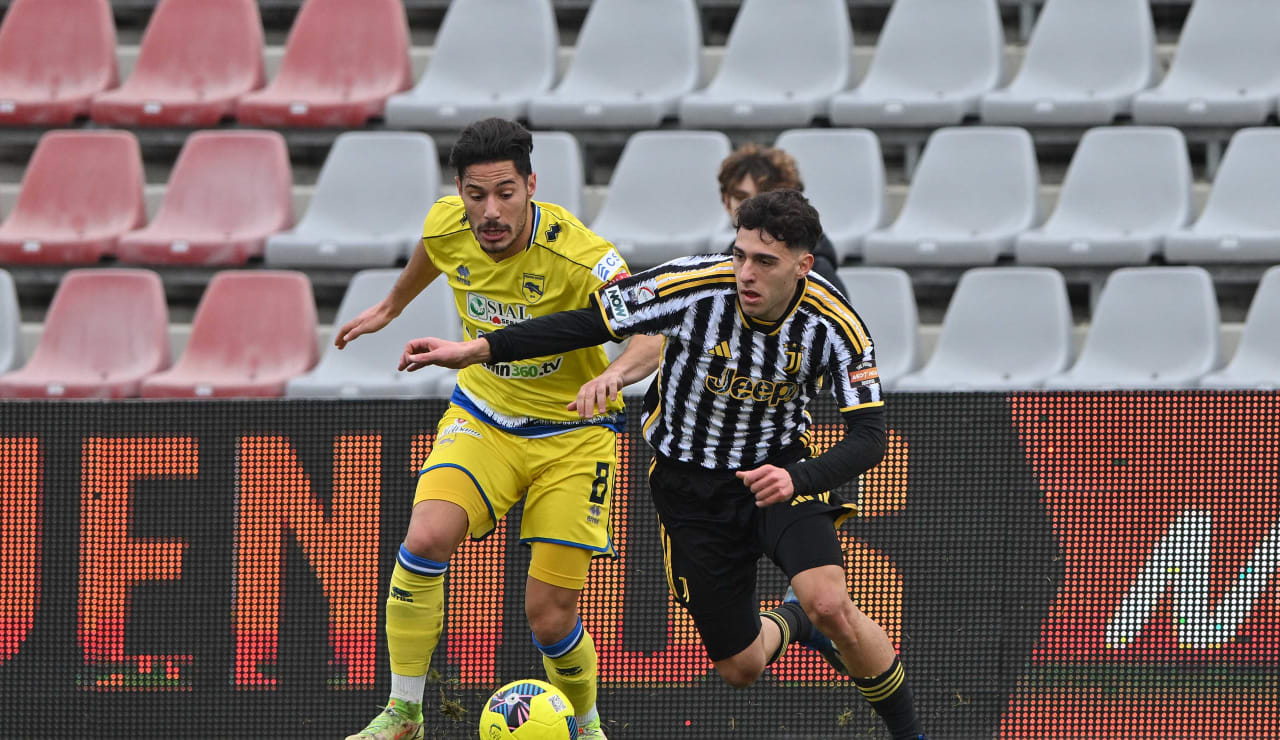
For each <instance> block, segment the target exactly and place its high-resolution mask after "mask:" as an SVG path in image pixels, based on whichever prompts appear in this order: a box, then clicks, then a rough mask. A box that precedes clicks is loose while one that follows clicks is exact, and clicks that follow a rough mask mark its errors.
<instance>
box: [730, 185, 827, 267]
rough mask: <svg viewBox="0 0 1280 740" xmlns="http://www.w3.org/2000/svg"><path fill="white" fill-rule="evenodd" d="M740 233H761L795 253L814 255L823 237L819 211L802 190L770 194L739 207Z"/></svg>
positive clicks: (763, 194) (753, 198) (761, 195)
mask: <svg viewBox="0 0 1280 740" xmlns="http://www.w3.org/2000/svg"><path fill="white" fill-rule="evenodd" d="M735 225H736V226H737V227H738V228H739V229H747V230H748V231H752V230H755V229H760V230H761V231H763V232H765V233H766V234H768V235H769V236H771V237H773V238H774V239H777V240H778V241H782V242H786V244H787V246H788V247H791V248H792V249H803V250H804V251H806V252H812V251H813V248H814V247H816V246H817V245H818V238H819V237H820V236H822V221H821V220H820V219H819V218H818V210H817V209H816V208H814V207H813V206H812V205H809V199H808V198H805V197H804V194H802V193H801V192H800V191H799V190H771V191H769V192H767V193H760V194H759V195H753V196H751V197H750V198H747V199H746V200H744V201H742V205H740V206H738V223H737V224H735Z"/></svg>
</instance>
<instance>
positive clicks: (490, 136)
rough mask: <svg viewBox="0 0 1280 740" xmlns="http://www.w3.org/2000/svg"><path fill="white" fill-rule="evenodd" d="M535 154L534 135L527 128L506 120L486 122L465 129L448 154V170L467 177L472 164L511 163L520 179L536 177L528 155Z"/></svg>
mask: <svg viewBox="0 0 1280 740" xmlns="http://www.w3.org/2000/svg"><path fill="white" fill-rule="evenodd" d="M532 151H533V135H532V134H530V133H529V130H528V129H526V128H525V127H524V126H521V125H520V124H519V123H516V122H515V121H508V120H506V119H505V118H486V119H484V120H481V121H476V122H475V123H470V124H468V125H467V127H466V128H464V129H462V133H461V134H459V135H458V140H457V141H456V142H455V143H454V145H453V150H452V151H450V152H449V166H451V167H453V168H454V169H455V170H456V171H457V173H458V179H462V177H463V176H464V175H466V172H467V168H468V167H470V166H471V165H473V164H485V163H488V162H505V161H507V160H511V161H512V162H513V163H514V164H515V167H516V172H518V173H520V176H521V177H525V178H527V177H529V175H530V174H532V173H533V165H532V164H530V162H529V154H530V153H531V152H532Z"/></svg>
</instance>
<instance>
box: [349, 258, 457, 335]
mask: <svg viewBox="0 0 1280 740" xmlns="http://www.w3.org/2000/svg"><path fill="white" fill-rule="evenodd" d="M439 275H440V270H439V269H438V268H437V267H436V266H435V264H433V263H432V262H431V259H430V258H429V257H427V250H426V249H425V248H423V247H422V245H419V246H418V248H417V249H414V250H413V254H411V255H410V256H409V264H407V265H405V266H404V270H403V271H402V272H401V273H400V277H398V278H396V284H395V285H394V286H392V287H391V292H390V293H388V294H387V297H386V298H383V299H382V300H381V301H378V302H377V303H375V304H374V305H372V306H370V307H368V308H366V309H365V310H363V311H361V312H360V315H358V316H356V317H355V318H354V319H352V320H350V321H348V322H347V323H345V324H343V325H342V328H341V329H339V330H338V336H336V337H334V340H333V344H334V346H336V347H337V348H338V349H342V348H344V347H346V346H347V342H350V341H351V340H353V339H355V338H356V337H358V336H360V335H361V334H372V333H373V332H375V331H378V330H379V329H381V328H382V327H384V326H386V325H387V324H389V323H391V320H392V319H394V318H395V317H397V316H399V315H400V312H401V311H403V310H404V307H405V306H407V305H409V302H410V301H412V300H413V299H414V298H417V297H418V294H419V293H421V292H422V291H423V290H426V287H427V286H428V285H430V284H431V281H432V280H435V279H436V277H438V276H439Z"/></svg>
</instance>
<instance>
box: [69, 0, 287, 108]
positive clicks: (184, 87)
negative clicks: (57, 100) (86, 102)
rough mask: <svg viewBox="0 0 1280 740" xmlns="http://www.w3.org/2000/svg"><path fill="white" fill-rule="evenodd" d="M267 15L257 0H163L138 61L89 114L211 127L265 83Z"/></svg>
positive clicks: (145, 38) (95, 102) (153, 15)
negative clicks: (260, 14)
mask: <svg viewBox="0 0 1280 740" xmlns="http://www.w3.org/2000/svg"><path fill="white" fill-rule="evenodd" d="M264 81H265V75H264V74H263V71H262V21H261V19H260V18H259V17H258V6H257V4H256V3H254V1H253V0H221V1H220V2H216V3H211V2H209V1H208V0H162V1H161V3H160V4H159V5H158V6H156V9H155V12H154V14H152V16H151V21H150V23H148V24H147V30H146V33H145V34H143V36H142V48H141V49H140V50H139V52H138V62H137V64H136V66H135V67H134V69H133V73H132V74H131V75H130V76H129V79H127V80H125V82H124V84H123V85H121V86H120V87H119V89H116V90H111V91H109V92H105V93H102V94H101V95H98V96H97V97H95V98H94V99H93V105H92V107H91V108H90V111H89V113H90V115H91V116H92V117H93V120H95V121H97V122H99V123H106V124H110V125H113V126H190V127H208V126H213V125H215V124H217V123H218V121H219V120H221V119H222V118H223V117H224V116H230V115H232V113H234V112H235V104H236V100H237V99H238V98H239V97H240V96H241V95H244V94H245V93H247V92H250V91H252V90H257V89H258V88H260V87H262V85H263V82H264Z"/></svg>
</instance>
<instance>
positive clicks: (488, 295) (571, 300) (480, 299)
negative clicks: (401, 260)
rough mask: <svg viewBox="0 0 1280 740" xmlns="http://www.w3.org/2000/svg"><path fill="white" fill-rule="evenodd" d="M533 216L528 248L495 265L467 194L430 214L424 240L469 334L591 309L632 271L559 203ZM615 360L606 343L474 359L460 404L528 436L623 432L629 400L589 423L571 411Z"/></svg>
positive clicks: (542, 206) (461, 378)
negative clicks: (600, 428)
mask: <svg viewBox="0 0 1280 740" xmlns="http://www.w3.org/2000/svg"><path fill="white" fill-rule="evenodd" d="M529 218H530V219H531V220H532V222H533V230H532V233H531V235H530V239H529V244H528V245H527V246H526V247H525V249H524V251H523V252H521V253H520V254H517V255H515V256H513V257H508V258H507V259H505V260H502V261H501V262H495V261H494V260H493V258H492V257H490V256H489V255H488V254H486V253H485V252H484V250H482V249H481V248H480V245H479V243H477V242H476V239H475V236H474V235H473V234H472V233H471V229H470V225H469V224H468V222H467V215H466V209H465V208H464V207H463V204H462V199H461V198H459V197H458V196H449V197H446V198H441V199H440V200H438V201H436V203H435V205H434V206H432V208H431V212H430V213H428V214H427V219H426V223H425V224H424V225H423V229H422V240H423V245H424V247H425V249H426V250H427V256H428V257H430V258H431V262H432V263H433V264H434V265H435V266H436V267H437V268H438V269H439V270H440V271H441V272H442V273H443V274H444V275H445V276H446V277H447V279H448V280H449V286H450V287H451V288H453V295H454V301H455V303H456V304H457V307H458V315H459V317H461V319H462V328H463V333H464V334H465V336H466V338H467V339H477V338H479V337H481V336H483V335H484V334H485V332H489V331H493V330H495V329H500V328H502V327H504V326H509V325H511V324H516V323H519V322H521V321H525V320H526V319H530V318H533V317H535V316H543V315H546V314H551V313H556V312H558V311H569V310H573V309H578V308H583V307H585V306H588V305H590V296H591V295H592V294H593V293H594V292H595V291H596V290H597V289H599V288H600V287H601V286H603V285H606V284H608V283H610V282H613V281H614V280H617V279H619V278H622V277H626V276H627V274H628V273H627V264H626V262H625V261H624V260H623V259H622V257H621V256H620V255H619V254H618V252H617V250H615V249H614V248H613V245H612V244H610V243H609V242H608V241H606V240H604V239H603V238H601V237H599V236H597V235H596V234H595V233H593V232H592V231H591V230H590V229H588V228H587V227H586V226H584V225H583V224H582V222H581V221H579V220H578V219H577V218H576V217H574V216H573V215H572V214H570V213H569V212H568V211H566V210H564V209H563V208H561V207H560V206H557V205H554V204H551V203H539V202H534V203H533V206H532V213H531V214H530V216H529ZM608 365H609V360H608V358H607V357H606V356H605V353H604V350H603V349H602V348H600V347H590V348H587V349H581V350H575V351H573V352H566V353H564V354H559V355H548V356H545V357H536V358H532V359H529V360H521V361H519V362H499V363H487V364H483V365H473V366H471V367H468V368H466V369H465V370H462V371H461V372H459V373H458V386H457V388H455V389H454V393H453V398H452V401H453V402H454V403H456V404H458V405H459V406H462V407H463V408H466V409H467V410H468V411H470V412H471V413H473V414H475V415H477V416H478V417H479V418H480V419H482V420H484V421H485V422H487V423H490V424H492V425H494V426H497V427H500V428H502V429H504V430H506V431H508V432H511V433H513V434H518V435H521V436H527V437H541V436H549V435H552V434H558V433H561V432H564V431H569V430H571V429H575V428H578V427H581V426H582V425H583V424H600V425H604V426H609V427H612V428H614V429H615V430H619V431H620V430H621V425H622V423H623V418H622V400H621V398H619V399H616V400H614V401H610V402H609V406H608V413H606V414H604V415H601V416H599V417H596V418H594V419H591V420H587V421H584V420H582V419H579V418H578V414H577V412H576V411H569V410H567V409H566V408H565V405H566V404H568V403H569V402H570V401H572V400H574V399H575V398H576V397H577V395H578V389H579V388H580V387H581V386H582V384H583V383H586V382H587V381H589V380H591V379H592V378H595V377H596V376H597V375H599V374H600V373H601V372H603V371H604V369H605V368H606V367H608Z"/></svg>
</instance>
